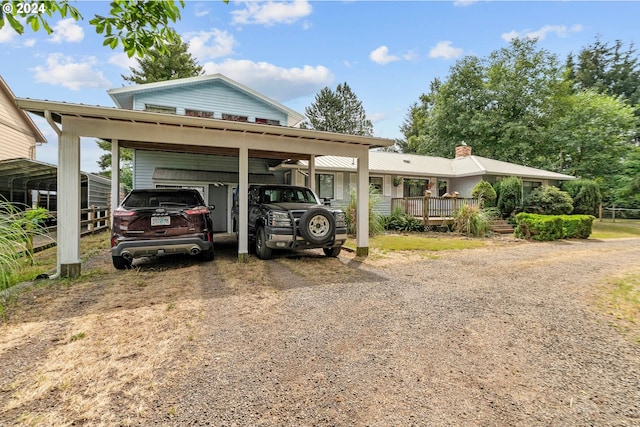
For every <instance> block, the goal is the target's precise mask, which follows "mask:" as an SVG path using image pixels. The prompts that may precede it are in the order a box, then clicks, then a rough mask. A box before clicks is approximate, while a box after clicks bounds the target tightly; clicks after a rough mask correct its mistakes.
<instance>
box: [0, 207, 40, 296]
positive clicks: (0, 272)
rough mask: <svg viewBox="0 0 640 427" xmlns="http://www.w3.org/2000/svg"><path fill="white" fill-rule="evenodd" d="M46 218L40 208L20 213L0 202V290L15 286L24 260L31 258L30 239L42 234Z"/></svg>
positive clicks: (29, 261)
mask: <svg viewBox="0 0 640 427" xmlns="http://www.w3.org/2000/svg"><path fill="white" fill-rule="evenodd" d="M46 216H47V211H46V210H45V209H42V208H38V209H33V210H27V211H20V210H18V209H16V207H15V206H14V205H12V204H11V203H9V202H8V201H7V200H6V199H0V290H3V289H6V288H8V287H10V286H13V285H14V284H15V281H16V278H17V277H18V273H19V271H20V269H21V268H22V266H23V264H24V260H26V261H27V262H28V263H31V262H32V260H33V258H32V255H33V235H34V234H43V233H44V232H45V230H44V229H43V227H42V226H41V224H42V221H43V219H44V218H46Z"/></svg>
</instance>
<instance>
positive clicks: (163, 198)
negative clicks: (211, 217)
mask: <svg viewBox="0 0 640 427" xmlns="http://www.w3.org/2000/svg"><path fill="white" fill-rule="evenodd" d="M167 204H170V205H174V206H175V205H184V206H189V207H192V206H200V205H202V200H201V199H200V197H199V196H198V194H197V193H195V192H191V191H163V192H158V193H154V192H146V191H145V192H140V193H136V192H132V193H131V194H129V197H127V199H126V200H124V202H123V203H122V205H123V206H124V207H127V208H141V207H147V206H162V205H167Z"/></svg>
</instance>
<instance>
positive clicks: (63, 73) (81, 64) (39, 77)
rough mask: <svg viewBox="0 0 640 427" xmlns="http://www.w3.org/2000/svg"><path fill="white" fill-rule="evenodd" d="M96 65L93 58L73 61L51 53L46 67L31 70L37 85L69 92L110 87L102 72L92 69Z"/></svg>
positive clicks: (70, 58) (71, 58)
mask: <svg viewBox="0 0 640 427" xmlns="http://www.w3.org/2000/svg"><path fill="white" fill-rule="evenodd" d="M96 63H97V61H96V59H95V57H87V58H84V59H83V60H82V61H74V59H73V57H71V56H64V55H63V54H61V53H51V54H49V56H47V64H46V66H40V65H38V66H37V67H35V68H32V69H31V70H32V71H33V72H34V74H35V79H36V82H38V83H48V84H51V85H54V86H64V87H66V88H69V89H71V90H80V89H82V88H108V87H110V86H111V83H110V82H109V81H108V80H107V79H105V78H104V75H103V74H102V72H101V71H98V70H96V69H95V68H94V66H95V65H96Z"/></svg>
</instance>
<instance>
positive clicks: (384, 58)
mask: <svg viewBox="0 0 640 427" xmlns="http://www.w3.org/2000/svg"><path fill="white" fill-rule="evenodd" d="M369 59H371V60H372V61H373V62H375V63H376V64H383V65H384V64H388V63H389V62H395V61H399V60H400V57H398V56H396V55H389V48H388V47H386V46H380V47H379V48H377V49H375V50H373V51H372V52H371V53H370V54H369Z"/></svg>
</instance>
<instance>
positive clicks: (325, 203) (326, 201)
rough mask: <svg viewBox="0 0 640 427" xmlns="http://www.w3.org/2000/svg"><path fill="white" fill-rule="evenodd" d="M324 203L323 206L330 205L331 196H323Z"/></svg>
mask: <svg viewBox="0 0 640 427" xmlns="http://www.w3.org/2000/svg"><path fill="white" fill-rule="evenodd" d="M324 205H325V206H331V198H330V197H325V198H324Z"/></svg>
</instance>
